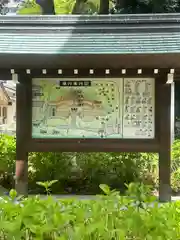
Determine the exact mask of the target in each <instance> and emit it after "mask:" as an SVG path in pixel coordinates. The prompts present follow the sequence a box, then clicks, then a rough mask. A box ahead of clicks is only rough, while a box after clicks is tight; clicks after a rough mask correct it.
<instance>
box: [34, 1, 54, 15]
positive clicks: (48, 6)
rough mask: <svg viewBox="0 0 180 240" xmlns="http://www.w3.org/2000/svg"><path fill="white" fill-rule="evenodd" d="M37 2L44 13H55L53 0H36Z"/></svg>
mask: <svg viewBox="0 0 180 240" xmlns="http://www.w3.org/2000/svg"><path fill="white" fill-rule="evenodd" d="M36 3H37V4H38V5H40V7H41V9H42V14H43V15H55V9H54V1H53V0H36Z"/></svg>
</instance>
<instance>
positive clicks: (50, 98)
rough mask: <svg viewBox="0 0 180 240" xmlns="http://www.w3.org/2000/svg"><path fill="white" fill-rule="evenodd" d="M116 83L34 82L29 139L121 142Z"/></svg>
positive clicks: (119, 86) (119, 90) (119, 87)
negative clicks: (113, 140) (80, 139)
mask: <svg viewBox="0 0 180 240" xmlns="http://www.w3.org/2000/svg"><path fill="white" fill-rule="evenodd" d="M122 88H123V85H122V81H120V79H118V80H117V79H108V80H106V79H79V80H77V79H66V80H59V79H34V80H33V101H32V107H33V109H32V125H33V126H32V137H34V138H122V112H121V111H122V107H121V106H122Z"/></svg>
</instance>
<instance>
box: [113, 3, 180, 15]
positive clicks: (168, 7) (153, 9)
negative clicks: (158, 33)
mask: <svg viewBox="0 0 180 240" xmlns="http://www.w3.org/2000/svg"><path fill="white" fill-rule="evenodd" d="M113 2H114V8H113V9H112V10H111V11H112V12H113V13H132V14H134V13H173V12H178V11H179V6H180V0H114V1H113Z"/></svg>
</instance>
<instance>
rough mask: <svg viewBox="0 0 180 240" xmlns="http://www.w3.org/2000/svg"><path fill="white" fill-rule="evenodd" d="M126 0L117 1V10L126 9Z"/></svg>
mask: <svg viewBox="0 0 180 240" xmlns="http://www.w3.org/2000/svg"><path fill="white" fill-rule="evenodd" d="M125 2H126V0H116V8H117V9H122V8H124V7H125Z"/></svg>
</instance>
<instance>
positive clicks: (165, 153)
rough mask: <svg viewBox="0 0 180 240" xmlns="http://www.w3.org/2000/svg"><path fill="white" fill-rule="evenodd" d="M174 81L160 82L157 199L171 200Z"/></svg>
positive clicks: (162, 200)
mask: <svg viewBox="0 0 180 240" xmlns="http://www.w3.org/2000/svg"><path fill="white" fill-rule="evenodd" d="M173 92H174V83H173V84H162V83H161V84H160V86H159V97H160V106H159V111H160V114H159V116H160V119H159V123H160V124H159V128H160V131H159V132H160V136H159V138H160V139H159V140H160V151H159V200H160V201H161V202H168V201H171V144H172V132H171V130H172V127H171V126H172V121H173V118H171V116H172V104H173V102H174V100H173V98H174V93H173Z"/></svg>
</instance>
